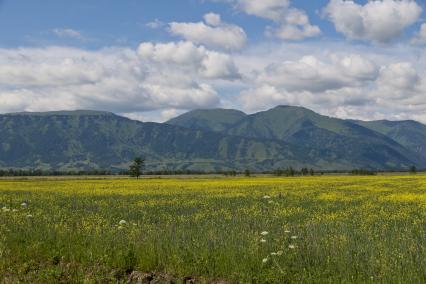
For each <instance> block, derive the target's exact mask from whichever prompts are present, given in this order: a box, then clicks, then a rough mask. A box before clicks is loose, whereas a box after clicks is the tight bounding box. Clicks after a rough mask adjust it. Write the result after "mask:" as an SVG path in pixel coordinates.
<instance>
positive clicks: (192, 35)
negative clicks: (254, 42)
mask: <svg viewBox="0 0 426 284" xmlns="http://www.w3.org/2000/svg"><path fill="white" fill-rule="evenodd" d="M170 32H171V33H172V34H174V35H178V36H181V37H183V38H184V39H186V40H188V41H192V42H194V43H197V44H203V45H206V46H208V47H213V48H221V49H225V50H240V49H242V48H243V47H244V46H245V44H246V41H247V35H246V33H245V32H244V30H243V29H242V28H240V27H238V26H236V25H231V24H227V23H224V22H222V19H221V17H220V15H218V14H214V13H209V14H206V15H204V22H198V23H177V22H173V23H170Z"/></svg>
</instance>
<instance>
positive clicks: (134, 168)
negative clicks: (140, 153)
mask: <svg viewBox="0 0 426 284" xmlns="http://www.w3.org/2000/svg"><path fill="white" fill-rule="evenodd" d="M144 164H145V161H144V159H142V158H140V157H138V158H135V159H134V160H133V164H131V165H130V169H129V171H130V175H131V176H132V177H135V178H139V177H140V176H141V175H142V168H143V166H144Z"/></svg>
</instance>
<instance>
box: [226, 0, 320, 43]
mask: <svg viewBox="0 0 426 284" xmlns="http://www.w3.org/2000/svg"><path fill="white" fill-rule="evenodd" d="M227 2H231V3H233V4H234V5H235V6H236V7H237V8H238V9H239V10H241V11H244V12H245V13H247V14H248V15H253V16H257V17H260V18H264V19H268V20H271V21H273V22H275V25H274V26H273V27H268V28H267V30H266V34H267V35H269V36H273V37H277V38H280V39H284V40H302V39H305V38H311V37H316V36H318V35H320V34H321V30H320V28H319V27H318V26H315V25H312V24H311V23H310V20H309V17H308V15H307V14H306V12H305V11H303V10H300V9H296V8H294V7H291V3H290V1H289V0H262V1H258V0H230V1H227Z"/></svg>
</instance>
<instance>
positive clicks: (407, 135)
mask: <svg viewBox="0 0 426 284" xmlns="http://www.w3.org/2000/svg"><path fill="white" fill-rule="evenodd" d="M354 123H357V124H359V125H361V126H363V127H366V128H369V129H371V130H374V131H376V132H379V133H382V134H384V135H386V136H387V137H389V138H391V139H393V140H395V141H396V142H398V143H399V144H401V145H403V146H404V147H406V148H407V149H410V150H412V151H413V152H415V153H417V154H419V155H422V156H423V157H426V125H424V124H421V123H419V122H417V121H412V120H405V121H388V120H379V121H354Z"/></svg>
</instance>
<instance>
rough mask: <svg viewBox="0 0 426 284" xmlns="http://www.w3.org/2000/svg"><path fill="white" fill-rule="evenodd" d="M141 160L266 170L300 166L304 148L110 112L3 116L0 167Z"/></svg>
mask: <svg viewBox="0 0 426 284" xmlns="http://www.w3.org/2000/svg"><path fill="white" fill-rule="evenodd" d="M136 156H143V157H144V158H145V159H146V160H147V166H148V169H150V170H162V169H191V170H207V171H212V170H227V169H239V170H244V169H246V168H251V169H253V170H255V169H258V170H266V169H269V168H271V165H275V164H276V165H282V166H288V165H293V164H296V165H301V164H302V163H308V157H307V156H306V155H305V154H304V150H303V149H302V148H301V147H298V146H293V145H289V144H288V143H283V142H279V141H267V140H259V139H252V138H244V137H236V136H228V135H224V134H220V133H214V132H208V131H199V130H191V129H185V128H182V127H176V126H172V125H167V124H158V123H142V122H138V121H133V120H130V119H127V118H124V117H120V116H117V115H114V114H111V113H106V112H92V111H76V112H51V113H18V114H8V115H0V167H1V168H11V167H13V168H29V167H30V168H43V169H57V170H69V169H93V168H102V169H123V168H126V167H127V165H128V163H129V161H131V160H132V159H133V158H134V157H136Z"/></svg>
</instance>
